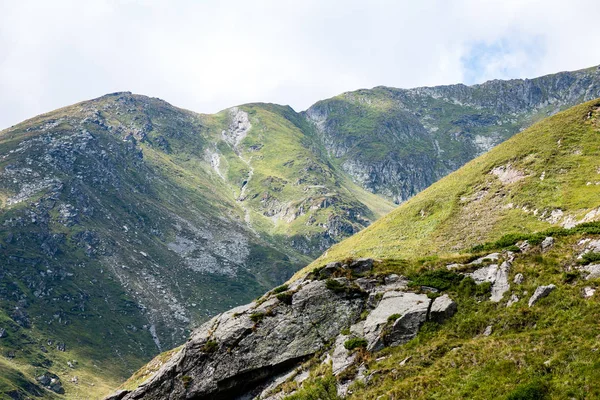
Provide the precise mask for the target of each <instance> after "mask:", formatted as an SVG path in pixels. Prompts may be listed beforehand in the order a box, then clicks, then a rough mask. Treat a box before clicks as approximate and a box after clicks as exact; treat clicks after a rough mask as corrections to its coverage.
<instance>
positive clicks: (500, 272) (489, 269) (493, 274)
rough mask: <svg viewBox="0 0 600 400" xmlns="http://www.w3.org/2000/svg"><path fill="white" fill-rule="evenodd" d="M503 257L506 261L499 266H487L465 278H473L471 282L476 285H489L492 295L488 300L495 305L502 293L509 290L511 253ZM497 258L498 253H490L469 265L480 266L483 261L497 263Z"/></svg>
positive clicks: (495, 264) (502, 295) (500, 298)
mask: <svg viewBox="0 0 600 400" xmlns="http://www.w3.org/2000/svg"><path fill="white" fill-rule="evenodd" d="M504 256H505V257H506V260H505V261H503V262H502V263H501V264H500V265H498V264H497V263H494V264H489V265H486V266H484V267H481V268H478V269H476V270H475V271H473V272H472V273H468V274H467V276H470V277H471V278H473V280H475V282H476V283H478V284H481V283H483V282H489V283H491V284H492V294H491V296H490V300H491V301H493V302H496V303H497V302H499V301H500V300H502V297H504V293H506V292H507V291H508V290H509V289H510V284H509V283H508V273H509V272H510V268H511V266H512V260H513V258H514V255H513V254H512V253H511V252H507V253H506V254H505V255H504ZM499 257H500V253H492V254H489V255H487V256H485V257H481V258H479V259H477V260H475V261H473V262H471V263H470V264H469V265H480V264H482V263H483V262H484V261H497V260H499Z"/></svg>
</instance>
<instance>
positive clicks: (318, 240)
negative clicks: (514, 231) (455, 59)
mask: <svg viewBox="0 0 600 400" xmlns="http://www.w3.org/2000/svg"><path fill="white" fill-rule="evenodd" d="M599 82H600V72H599V70H598V68H596V67H594V68H589V69H587V70H582V71H576V72H563V73H559V74H555V75H550V76H547V77H542V78H537V79H533V80H524V81H522V80H514V81H506V82H503V81H493V82H488V83H485V84H482V85H475V86H471V87H467V86H463V85H455V86H444V87H437V88H420V89H411V90H402V89H391V88H381V87H380V88H375V89H372V90H361V91H357V92H353V93H346V94H344V95H341V96H338V97H336V98H333V99H330V100H324V101H322V102H319V103H317V104H315V105H314V106H312V107H311V108H309V110H307V111H306V112H301V113H298V112H296V111H294V110H293V109H291V108H290V107H287V106H280V105H275V104H264V103H254V104H246V105H241V106H237V107H232V108H230V109H227V110H223V111H222V112H220V113H217V114H214V115H205V114H198V113H195V112H191V111H187V110H182V109H179V108H177V107H174V106H172V105H170V104H168V103H166V102H164V101H162V100H160V99H156V98H149V97H145V96H141V95H134V94H131V93H128V92H122V93H113V94H109V95H106V96H103V97H100V98H98V99H94V100H90V101H85V102H82V103H79V104H76V105H73V106H69V107H65V108H62V109H59V110H56V111H53V112H50V113H48V114H44V115H41V116H38V117H35V118H33V119H30V120H28V121H24V122H23V123H21V124H18V125H16V126H14V127H11V128H9V129H6V130H4V131H2V132H0V250H1V251H0V266H1V268H0V300H1V301H0V333H1V334H0V356H1V357H0V368H1V369H2V371H3V373H2V374H1V375H2V379H0V393H8V394H7V395H9V396H12V397H17V398H18V397H19V396H21V397H28V396H29V397H32V396H33V397H35V396H38V397H39V396H50V397H51V396H62V395H60V394H58V395H57V394H52V393H56V392H61V391H62V390H65V391H66V396H67V397H70V398H71V397H74V398H77V397H82V396H83V397H92V398H98V397H100V396H102V395H104V394H106V393H108V392H109V391H110V388H114V387H116V386H118V384H119V383H120V382H121V381H122V380H123V379H125V378H126V377H127V376H129V375H130V374H131V373H132V372H133V371H134V370H136V369H137V368H138V367H139V366H141V365H142V364H143V363H144V362H146V361H147V360H149V359H150V358H151V357H153V356H154V355H156V354H158V353H159V352H160V351H163V350H166V349H169V348H173V347H175V346H178V345H180V344H182V343H183V342H184V341H185V339H186V338H187V337H188V336H189V334H190V332H191V330H192V329H193V328H194V327H197V326H199V325H201V324H202V323H204V322H205V321H207V320H208V319H209V318H211V317H212V316H214V315H216V314H218V313H219V312H222V311H225V310H227V309H229V308H231V307H235V306H239V305H240V304H244V303H246V302H248V301H251V300H252V299H253V298H255V297H257V296H259V295H261V294H262V293H264V292H265V291H267V290H268V289H270V288H272V287H274V286H276V285H279V284H281V283H283V282H284V281H286V280H287V279H289V278H290V277H291V276H292V274H293V273H294V272H295V271H297V270H299V269H300V268H301V267H303V266H305V265H307V264H309V263H311V262H312V261H313V260H314V259H315V258H317V257H318V256H319V255H321V254H322V253H323V251H325V250H327V249H329V248H330V247H331V246H332V245H335V244H336V243H338V242H340V241H342V240H344V239H345V238H347V237H350V236H351V235H354V234H356V233H358V232H360V231H361V230H363V229H364V228H366V227H367V226H369V225H370V224H371V223H373V222H374V221H376V220H378V219H379V218H381V217H382V216H384V215H386V214H387V213H388V212H390V211H391V210H392V209H393V208H394V206H395V205H394V202H402V201H405V200H406V199H407V198H408V197H410V196H412V195H413V194H415V193H417V192H418V191H419V190H421V189H423V188H425V187H426V186H427V185H429V184H430V183H432V182H433V181H435V180H436V179H438V178H439V177H441V176H443V175H445V174H446V173H448V172H450V171H451V170H454V169H456V168H458V167H459V166H461V165H462V164H464V163H465V162H467V161H468V160H470V159H471V158H473V157H475V156H477V155H478V154H480V153H481V152H483V151H485V150H486V149H488V148H489V147H490V146H492V145H493V144H495V143H498V142H500V141H502V140H503V139H505V138H508V137H509V136H511V135H512V134H514V133H516V132H518V131H519V130H521V129H523V128H524V127H525V126H528V125H529V124H531V123H533V122H535V121H537V120H538V119H540V118H542V117H543V116H545V115H548V114H553V113H555V112H557V111H558V110H560V109H563V108H566V107H568V106H570V105H572V104H576V103H579V102H581V101H583V100H585V99H588V98H592V97H597V96H600V86H599ZM409 203H410V201H409ZM515 204H517V203H515ZM419 211H420V210H419ZM565 211H566V209H565ZM515 212H516V211H515ZM394 215H396V214H394ZM483 239H484V237H482V238H481V240H483ZM347 243H348V242H347ZM384 244H385V240H383V241H382V246H383V245H384ZM429 245H430V244H429V243H427V246H429ZM456 245H459V244H456ZM343 246H346V245H343ZM427 246H423V247H424V249H425V248H426V247H427ZM341 248H343V247H341ZM363 248H365V247H364V246H363V245H362V244H360V243H359V244H358V245H357V246H356V249H351V251H352V252H355V253H358V252H361V251H363ZM335 249H337V248H334V249H332V250H331V251H330V252H329V254H337V253H335V252H336V251H337V250H335ZM365 249H366V248H365ZM365 253H367V252H366V250H365ZM339 254H345V251H340V253H339ZM353 254H354V253H353ZM428 254H429V253H428ZM326 257H327V256H326ZM320 262H321V261H319V263H320ZM75 361H76V362H75ZM55 376H56V377H55ZM59 378H60V382H61V383H60V385H55V386H56V387H55V389H56V390H55V391H54V392H52V393H51V392H49V391H48V390H46V389H45V388H47V387H51V386H52V385H48V384H47V383H48V382H51V381H52V379H54V380H56V379H59ZM92 384H93V385H94V386H91V385H92Z"/></svg>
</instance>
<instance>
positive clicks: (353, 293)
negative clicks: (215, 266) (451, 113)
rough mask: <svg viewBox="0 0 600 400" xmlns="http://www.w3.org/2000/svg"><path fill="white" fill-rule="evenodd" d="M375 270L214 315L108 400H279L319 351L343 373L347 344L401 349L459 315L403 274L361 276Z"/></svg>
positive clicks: (365, 266)
mask: <svg viewBox="0 0 600 400" xmlns="http://www.w3.org/2000/svg"><path fill="white" fill-rule="evenodd" d="M372 266H373V260H369V259H363V260H356V261H355V262H350V263H347V264H341V263H340V264H330V265H327V266H325V267H324V268H322V269H321V271H316V272H315V273H313V274H310V275H309V276H307V277H305V278H304V279H301V280H299V281H296V282H294V283H293V284H291V285H290V286H289V288H288V290H287V291H285V292H281V291H279V293H274V292H270V293H267V294H266V295H265V296H263V297H262V298H261V299H260V300H258V301H256V302H254V303H251V304H248V305H245V306H240V307H237V308H235V309H232V310H230V311H228V312H226V313H223V314H220V315H218V316H216V317H214V318H213V319H212V320H210V321H209V322H207V323H205V324H204V325H202V326H201V327H200V328H198V329H197V330H196V331H194V333H193V334H192V336H191V338H190V339H189V340H188V342H187V343H186V344H185V345H184V346H183V347H182V348H181V350H179V351H178V352H177V353H175V354H174V355H173V356H172V357H171V359H170V360H168V361H167V362H166V363H165V364H164V365H163V366H162V367H161V369H160V370H159V371H158V372H156V374H155V375H154V376H152V377H151V378H150V379H149V380H147V381H146V382H145V383H143V384H142V385H141V386H139V387H138V388H137V389H135V390H134V391H121V392H118V393H115V394H114V395H113V396H111V397H109V399H111V400H117V399H118V400H121V399H127V400H133V399H161V400H162V399H183V398H188V399H189V398H202V399H230V398H248V399H251V398H273V399H275V398H278V397H277V395H276V394H275V393H276V392H277V391H276V390H275V389H276V388H277V387H278V386H279V385H281V384H282V383H283V382H285V381H286V380H287V379H294V376H295V375H297V374H298V371H299V366H300V364H301V363H302V362H303V361H305V360H306V359H308V358H309V357H312V356H313V355H315V354H316V353H317V352H319V351H322V350H329V351H331V353H330V355H328V357H327V359H328V360H330V361H331V362H332V368H333V372H334V374H336V375H338V374H340V373H342V372H344V371H345V370H346V369H348V368H349V367H350V366H351V365H353V364H354V363H355V360H356V358H357V356H356V354H355V353H354V352H353V349H352V348H350V346H347V341H348V340H350V339H355V340H361V339H362V338H364V339H365V341H366V343H367V349H368V350H378V349H381V348H383V347H385V346H392V345H398V344H402V343H405V342H407V341H409V340H410V339H412V338H414V337H415V336H416V335H417V333H418V331H419V329H420V327H421V325H422V324H423V323H424V322H425V321H426V320H428V319H432V320H435V321H438V322H442V321H443V320H444V319H446V318H449V317H450V316H452V315H453V314H454V312H455V311H456V304H455V303H454V302H453V301H452V300H451V299H450V298H449V297H448V296H446V295H444V296H441V297H438V298H437V299H435V301H432V300H431V299H430V298H429V297H427V295H425V294H420V293H412V292H409V291H408V289H407V285H406V282H407V281H406V279H404V278H402V277H399V276H397V275H394V276H388V277H385V278H383V277H380V278H379V279H378V278H376V277H367V276H365V277H361V275H364V274H368V273H369V271H370V270H371V269H372ZM349 276H352V277H351V278H349ZM369 302H371V303H372V304H371V305H372V307H369V305H368V303H369ZM432 303H434V306H435V307H432ZM430 308H432V309H433V310H434V313H433V314H431V313H430ZM365 311H366V312H368V315H367V316H366V319H364V320H363V319H362V318H364V314H363V313H364V312H365ZM361 314H362V317H361ZM342 332H343V333H342ZM240 396H242V397H240Z"/></svg>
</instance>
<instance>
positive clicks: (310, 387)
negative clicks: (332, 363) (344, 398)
mask: <svg viewBox="0 0 600 400" xmlns="http://www.w3.org/2000/svg"><path fill="white" fill-rule="evenodd" d="M286 400H340V397H339V396H338V394H337V382H336V380H335V377H334V376H333V375H332V374H331V372H329V373H328V374H326V375H324V376H322V377H319V378H316V379H314V380H308V381H307V382H305V383H304V384H303V385H302V388H301V389H300V390H298V391H297V392H296V393H293V394H291V395H290V396H287V397H286Z"/></svg>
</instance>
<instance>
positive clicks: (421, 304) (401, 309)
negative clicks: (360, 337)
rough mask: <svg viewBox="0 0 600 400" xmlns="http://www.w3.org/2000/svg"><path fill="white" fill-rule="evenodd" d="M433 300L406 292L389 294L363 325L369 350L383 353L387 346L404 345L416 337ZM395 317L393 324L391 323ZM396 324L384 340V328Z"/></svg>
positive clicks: (386, 294) (422, 295)
mask: <svg viewBox="0 0 600 400" xmlns="http://www.w3.org/2000/svg"><path fill="white" fill-rule="evenodd" d="M430 304H431V299H429V298H428V297H427V296H426V295H424V294H415V293H406V292H396V291H391V292H386V293H384V295H383V297H382V299H381V301H380V302H379V304H378V305H377V307H376V308H375V309H374V310H373V311H372V312H371V313H370V314H369V316H368V317H367V319H366V320H365V324H364V328H363V329H364V337H365V339H366V340H367V342H368V346H367V350H371V351H373V350H380V349H382V348H383V347H384V346H385V345H386V344H387V343H404V342H408V341H409V340H410V339H412V338H413V337H414V335H416V333H417V332H418V330H419V328H420V327H421V325H422V324H423V323H424V322H425V321H426V320H427V312H428V310H429V305H430ZM394 315H396V318H394V321H389V318H390V317H391V316H394ZM389 322H393V326H392V330H391V332H390V334H389V335H387V336H386V337H381V332H382V330H383V328H384V327H385V326H386V325H387V324H388V323H389Z"/></svg>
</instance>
